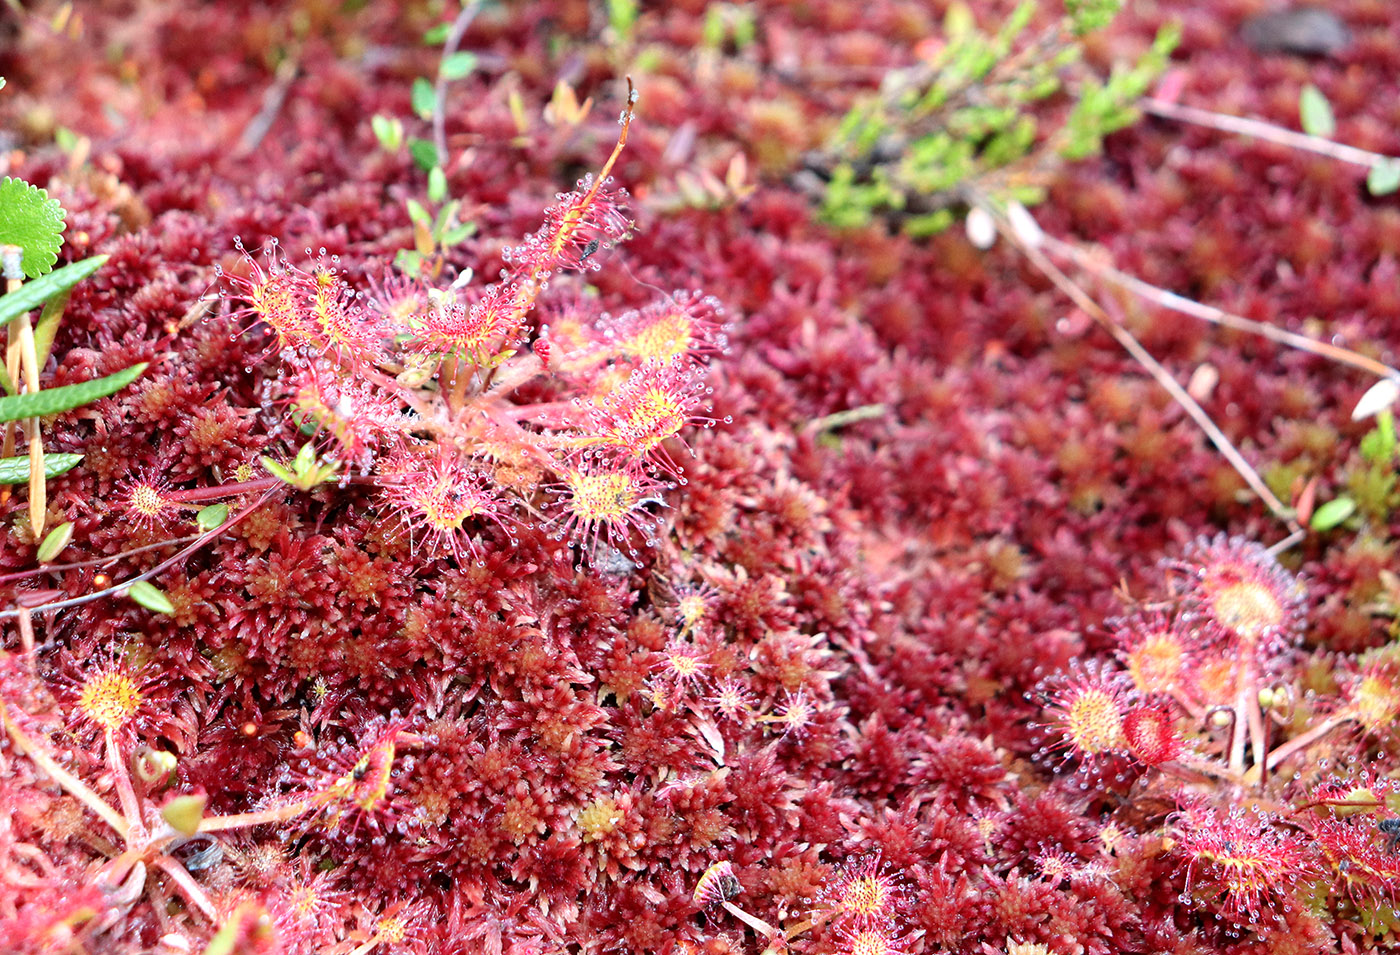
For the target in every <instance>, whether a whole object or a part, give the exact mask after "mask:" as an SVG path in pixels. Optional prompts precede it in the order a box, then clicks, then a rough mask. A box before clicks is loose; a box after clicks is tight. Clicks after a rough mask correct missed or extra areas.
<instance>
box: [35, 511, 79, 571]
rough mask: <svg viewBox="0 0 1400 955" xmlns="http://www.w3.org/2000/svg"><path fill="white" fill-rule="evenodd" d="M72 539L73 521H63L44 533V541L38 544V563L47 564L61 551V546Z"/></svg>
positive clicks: (63, 546)
mask: <svg viewBox="0 0 1400 955" xmlns="http://www.w3.org/2000/svg"><path fill="white" fill-rule="evenodd" d="M72 539H73V522H72V521H64V522H63V523H62V524H60V525H58V526H57V527H55V528H54V529H53V530H51V531H49V532H48V533H47V534H45V535H44V542H43V543H42V544H40V545H39V554H38V558H39V563H41V564H47V563H50V562H52V561H53V559H54V558H55V557H57V556H58V555H59V554H61V553H63V548H65V547H67V546H68V543H69V542H70V541H71V540H72Z"/></svg>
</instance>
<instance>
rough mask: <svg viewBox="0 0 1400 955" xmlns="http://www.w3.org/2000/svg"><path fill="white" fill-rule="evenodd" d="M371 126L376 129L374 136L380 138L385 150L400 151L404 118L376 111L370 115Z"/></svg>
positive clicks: (381, 145)
mask: <svg viewBox="0 0 1400 955" xmlns="http://www.w3.org/2000/svg"><path fill="white" fill-rule="evenodd" d="M369 126H370V129H372V130H374V138H375V139H377V140H379V145H380V147H381V148H382V149H384V151H385V152H391V153H395V152H398V151H399V147H400V146H402V145H403V121H402V120H400V119H398V118H397V117H389V116H385V115H384V114H382V113H376V114H375V115H374V116H372V117H370V121H369Z"/></svg>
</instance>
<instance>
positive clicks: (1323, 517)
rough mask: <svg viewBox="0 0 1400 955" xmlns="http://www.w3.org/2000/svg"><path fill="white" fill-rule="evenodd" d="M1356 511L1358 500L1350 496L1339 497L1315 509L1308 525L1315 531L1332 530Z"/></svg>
mask: <svg viewBox="0 0 1400 955" xmlns="http://www.w3.org/2000/svg"><path fill="white" fill-rule="evenodd" d="M1355 513H1356V502H1355V501H1353V500H1352V499H1351V498H1349V497H1338V498H1334V499H1333V500H1330V501H1328V502H1327V503H1326V504H1324V505H1322V506H1321V507H1319V508H1318V509H1317V510H1315V511H1313V516H1312V520H1311V521H1309V522H1308V526H1309V527H1311V528H1312V529H1313V530H1315V531H1330V530H1332V528H1334V527H1337V526H1338V525H1340V524H1341V523H1342V522H1343V521H1345V520H1346V519H1347V518H1349V517H1351V515H1353V514H1355Z"/></svg>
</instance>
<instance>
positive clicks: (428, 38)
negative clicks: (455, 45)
mask: <svg viewBox="0 0 1400 955" xmlns="http://www.w3.org/2000/svg"><path fill="white" fill-rule="evenodd" d="M451 32H452V24H450V23H439V24H438V25H437V26H435V27H431V28H429V29H428V30H427V31H425V32H424V34H423V42H424V43H425V44H427V45H428V46H441V45H442V44H443V43H444V42H445V41H446V40H447V34H449V33H451Z"/></svg>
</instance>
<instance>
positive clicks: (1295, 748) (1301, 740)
mask: <svg viewBox="0 0 1400 955" xmlns="http://www.w3.org/2000/svg"><path fill="white" fill-rule="evenodd" d="M1350 720H1351V717H1350V716H1349V715H1347V714H1345V713H1343V714H1339V715H1337V716H1332V717H1329V718H1328V719H1325V720H1323V721H1322V722H1321V723H1319V724H1317V725H1316V726H1314V727H1313V728H1312V729H1310V730H1308V731H1307V732H1305V733H1299V734H1298V735H1297V736H1295V737H1293V738H1292V739H1291V740H1289V741H1288V742H1286V743H1284V744H1283V745H1282V746H1280V747H1279V748H1278V749H1276V750H1274V751H1273V752H1272V753H1270V754H1269V758H1268V760H1267V761H1266V762H1265V765H1266V766H1267V767H1268V768H1269V769H1270V770H1272V769H1275V768H1277V767H1278V766H1279V765H1281V764H1282V763H1283V761H1284V760H1286V759H1287V758H1288V757H1290V756H1292V755H1293V754H1294V753H1297V752H1299V751H1301V750H1304V749H1307V748H1308V747H1309V746H1311V745H1312V744H1313V743H1316V742H1317V741H1318V740H1320V739H1322V737H1324V736H1326V735H1327V734H1328V733H1330V732H1332V730H1334V729H1336V728H1337V727H1338V726H1341V725H1342V724H1343V723H1346V722H1349V721H1350Z"/></svg>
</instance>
